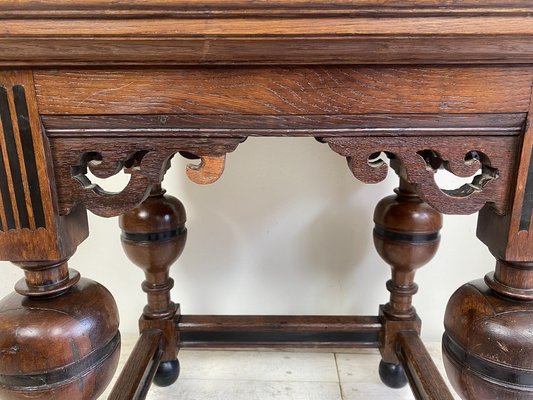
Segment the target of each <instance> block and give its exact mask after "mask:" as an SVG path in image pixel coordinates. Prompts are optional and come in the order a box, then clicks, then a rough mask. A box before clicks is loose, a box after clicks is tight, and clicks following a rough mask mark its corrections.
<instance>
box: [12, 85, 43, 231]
mask: <svg viewBox="0 0 533 400" xmlns="http://www.w3.org/2000/svg"><path fill="white" fill-rule="evenodd" d="M13 95H14V100H15V109H16V112H17V121H18V126H19V133H20V141H21V143H22V152H23V154H24V165H25V166H26V176H27V179H28V186H29V188H30V199H31V204H32V209H33V218H34V221H35V227H36V228H39V227H41V228H46V220H45V216H44V209H43V200H42V197H41V187H40V184H39V173H38V170H37V161H36V159H35V147H34V145H33V136H32V131H31V125H30V117H29V113H28V106H27V102H26V93H25V91H24V87H23V86H20V85H16V86H14V87H13Z"/></svg>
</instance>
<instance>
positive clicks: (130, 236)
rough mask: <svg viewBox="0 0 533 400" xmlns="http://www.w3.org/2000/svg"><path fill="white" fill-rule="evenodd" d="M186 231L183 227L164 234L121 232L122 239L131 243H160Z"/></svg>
mask: <svg viewBox="0 0 533 400" xmlns="http://www.w3.org/2000/svg"><path fill="white" fill-rule="evenodd" d="M186 231H187V229H186V228H185V227H183V226H182V227H180V228H178V229H172V230H170V231H164V232H151V233H132V232H126V231H122V238H123V239H126V240H131V241H132V242H161V241H164V240H168V239H172V238H173V237H176V236H179V235H182V234H184V233H185V232H186Z"/></svg>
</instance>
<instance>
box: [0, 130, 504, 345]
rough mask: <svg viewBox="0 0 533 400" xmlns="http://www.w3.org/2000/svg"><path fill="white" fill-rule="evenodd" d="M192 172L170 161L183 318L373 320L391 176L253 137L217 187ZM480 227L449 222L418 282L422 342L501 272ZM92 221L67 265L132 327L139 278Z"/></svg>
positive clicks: (305, 145)
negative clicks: (451, 309) (375, 217)
mask: <svg viewBox="0 0 533 400" xmlns="http://www.w3.org/2000/svg"><path fill="white" fill-rule="evenodd" d="M184 167H185V161H184V160H177V161H176V162H174V165H173V168H172V169H171V170H170V172H169V173H168V175H167V177H166V179H165V182H164V184H165V187H166V188H167V189H168V192H169V193H170V194H173V195H175V196H176V197H178V198H180V199H181V200H182V201H183V203H184V204H185V207H186V209H187V212H188V224H187V226H188V229H189V238H188V243H187V246H186V247H185V251H184V254H183V255H182V257H181V258H180V260H178V262H177V263H176V265H175V266H174V267H173V268H172V276H173V277H174V279H175V281H176V286H175V288H174V290H173V299H174V300H175V301H179V302H181V304H182V311H183V312H184V313H189V314H190V313H210V314H229V313H233V314H240V313H245V314H376V313H377V307H378V304H380V303H383V302H385V301H386V300H387V296H388V293H387V291H386V289H385V281H386V280H387V279H388V278H389V269H388V267H387V265H386V264H384V262H383V261H382V260H381V259H380V258H379V257H378V256H377V254H376V253H375V251H374V247H373V244H372V236H371V232H372V212H373V207H374V205H375V204H376V202H377V201H378V200H379V199H380V198H382V197H384V196H386V195H389V194H390V193H392V189H393V188H394V187H395V185H396V183H397V179H396V176H395V175H394V174H389V177H388V178H387V180H386V181H385V182H383V183H381V184H378V185H363V184H361V183H360V182H358V181H357V180H356V179H355V178H353V176H352V175H351V173H350V171H349V170H348V168H347V166H346V161H345V160H344V159H343V158H341V157H340V156H338V155H337V154H335V153H333V152H332V151H330V150H329V149H328V147H327V145H323V144H320V143H318V142H316V141H314V140H313V139H309V138H306V139H296V138H293V139H279V138H278V139H271V138H262V139H255V138H250V139H249V140H248V141H247V142H245V143H243V144H242V145H241V146H240V147H239V148H238V149H237V151H236V152H235V153H232V154H230V155H229V156H228V160H227V165H226V172H225V173H224V175H223V177H222V178H221V180H220V181H219V182H217V183H215V184H213V185H210V186H198V185H194V184H192V183H190V182H189V181H188V180H187V178H186V176H185V172H184ZM122 181H123V180H122ZM446 184H447V185H451V183H450V182H447V183H446ZM104 188H106V189H108V188H109V185H108V183H106V184H104ZM475 222H476V217H475V216H467V217H457V216H447V217H445V220H444V223H445V228H444V229H443V231H442V242H441V248H440V251H439V253H438V254H437V256H436V257H435V259H434V260H433V261H432V262H431V263H430V264H429V265H428V266H426V267H425V268H423V269H422V270H421V271H419V273H418V275H417V282H418V284H419V286H420V291H419V294H418V295H417V296H416V298H415V305H416V307H417V310H418V313H419V314H420V316H421V317H422V321H423V336H424V338H425V339H426V340H429V341H436V340H439V339H440V336H441V334H442V330H443V326H442V320H443V314H444V308H445V306H446V302H447V300H448V298H449V297H450V295H451V294H452V293H453V291H454V290H455V289H457V288H458V287H459V286H460V285H461V284H462V283H465V282H467V281H469V280H472V279H477V278H481V277H483V275H484V274H485V273H486V272H487V271H488V270H490V269H492V268H493V266H494V260H493V258H492V257H491V255H490V254H489V252H488V250H487V249H486V248H485V246H484V245H483V244H481V243H480V242H479V241H478V240H477V239H476V238H475ZM90 224H91V232H92V235H91V236H90V238H89V239H88V240H87V241H86V242H84V243H83V244H82V245H81V246H80V248H79V250H78V252H77V253H76V255H75V256H74V257H73V258H72V261H71V267H74V268H77V269H78V270H79V271H80V272H82V274H83V275H84V276H86V277H89V278H92V279H95V280H97V281H99V282H100V283H102V284H104V285H105V286H106V287H107V288H108V289H110V290H111V292H112V293H113V294H114V296H115V298H116V300H117V302H118V305H119V309H120V313H121V330H122V331H123V332H135V331H136V329H137V326H136V321H137V318H138V316H139V314H140V312H141V311H142V308H143V305H144V302H145V298H144V293H142V292H141V289H140V283H141V281H142V279H143V275H142V272H141V271H140V270H139V269H137V268H136V267H134V266H133V265H131V264H130V263H129V261H128V260H127V259H126V257H125V255H124V254H123V253H122V250H121V248H120V240H119V234H120V232H119V229H118V227H117V220H116V218H113V219H102V218H97V217H94V216H93V215H91V216H90ZM1 268H3V275H2V276H3V279H2V281H1V282H0V294H1V295H4V294H7V293H8V292H9V291H10V290H11V288H12V286H13V284H14V282H15V281H16V280H17V279H19V278H20V277H21V276H22V273H21V272H20V271H19V270H18V269H17V268H15V267H14V266H12V265H10V264H8V263H2V265H1Z"/></svg>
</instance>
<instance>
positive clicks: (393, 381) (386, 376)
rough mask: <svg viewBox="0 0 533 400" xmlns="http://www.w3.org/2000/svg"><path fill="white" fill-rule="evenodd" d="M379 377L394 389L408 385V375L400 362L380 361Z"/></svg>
mask: <svg viewBox="0 0 533 400" xmlns="http://www.w3.org/2000/svg"><path fill="white" fill-rule="evenodd" d="M379 377H380V378H381V382H383V383H384V384H385V385H387V386H388V387H390V388H393V389H400V388H402V387H404V386H405V385H407V377H406V376H405V372H404V371H403V368H402V366H401V365H400V364H392V363H386V362H384V361H383V360H381V361H380V363H379Z"/></svg>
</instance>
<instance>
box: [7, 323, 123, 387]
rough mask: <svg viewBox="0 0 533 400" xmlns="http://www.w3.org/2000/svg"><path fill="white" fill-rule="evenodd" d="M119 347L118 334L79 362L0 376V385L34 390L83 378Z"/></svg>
mask: <svg viewBox="0 0 533 400" xmlns="http://www.w3.org/2000/svg"><path fill="white" fill-rule="evenodd" d="M119 345H120V333H118V332H117V334H116V335H115V336H114V337H113V339H111V341H110V342H109V343H108V344H106V345H105V346H104V347H102V348H100V349H98V350H96V351H94V352H92V353H90V354H88V355H87V356H85V357H84V358H82V359H81V360H79V361H77V362H75V363H73V364H70V365H67V366H66V367H63V368H58V369H56V370H53V371H50V372H47V373H43V374H32V375H0V385H2V386H4V387H5V386H7V387H23V388H36V389H38V388H39V386H50V385H54V384H58V383H63V382H65V381H66V380H68V379H71V378H72V377H73V376H83V375H84V372H89V371H90V370H92V369H94V368H96V367H98V366H99V365H100V364H101V363H102V362H103V361H104V360H106V359H107V358H109V357H110V356H111V355H112V354H113V353H114V352H115V351H116V350H117V348H119Z"/></svg>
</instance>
